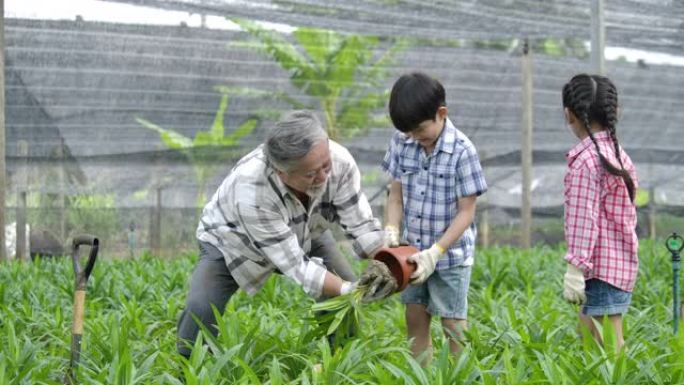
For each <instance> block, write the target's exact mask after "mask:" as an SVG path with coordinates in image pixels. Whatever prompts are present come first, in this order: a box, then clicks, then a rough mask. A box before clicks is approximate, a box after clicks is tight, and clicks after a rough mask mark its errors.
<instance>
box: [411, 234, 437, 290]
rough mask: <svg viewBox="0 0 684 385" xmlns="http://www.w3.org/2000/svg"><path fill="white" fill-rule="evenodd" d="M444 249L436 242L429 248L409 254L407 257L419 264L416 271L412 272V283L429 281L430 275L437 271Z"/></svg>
mask: <svg viewBox="0 0 684 385" xmlns="http://www.w3.org/2000/svg"><path fill="white" fill-rule="evenodd" d="M444 251H445V250H444V249H443V248H442V246H440V245H439V244H438V243H435V244H434V245H432V247H430V248H429V249H426V250H423V251H421V252H419V253H415V254H413V255H411V256H409V257H408V258H407V259H408V260H409V261H410V262H413V263H415V264H416V265H418V267H417V268H416V271H414V272H413V274H411V284H414V285H417V284H420V283H423V282H425V281H427V279H428V277H430V275H432V273H433V272H434V271H435V266H436V265H437V261H438V260H439V259H440V258H442V255H444Z"/></svg>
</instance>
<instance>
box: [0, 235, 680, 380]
mask: <svg viewBox="0 0 684 385" xmlns="http://www.w3.org/2000/svg"><path fill="white" fill-rule="evenodd" d="M562 252H563V249H561V248H555V249H554V248H547V247H544V248H534V249H531V250H529V251H521V250H517V249H511V248H490V249H484V250H478V255H477V257H476V262H475V267H474V269H473V277H472V285H471V290H470V296H469V304H470V307H469V318H470V320H469V322H470V329H469V331H468V333H467V337H468V342H467V347H466V349H465V352H464V353H463V354H461V355H460V356H458V357H456V358H454V357H451V356H450V355H449V354H448V352H447V351H448V349H447V346H446V344H445V340H444V337H443V336H442V333H441V330H440V327H439V323H438V322H436V321H433V344H434V347H435V358H434V360H433V362H432V364H431V365H430V366H428V367H427V368H425V369H422V368H421V367H420V366H419V365H418V364H417V362H416V361H414V360H413V359H412V358H411V356H410V353H409V350H408V344H407V342H406V340H405V333H406V331H405V324H404V317H403V308H402V305H401V304H400V303H399V302H398V298H397V296H396V295H395V296H393V297H392V298H390V299H388V300H385V301H382V302H380V303H373V304H370V305H367V306H365V307H364V309H363V312H362V313H363V319H362V330H361V331H360V334H361V335H360V337H358V338H357V339H355V340H353V341H352V342H350V343H347V344H345V345H344V347H343V348H342V349H338V350H337V351H336V352H335V353H331V352H330V350H329V348H328V345H327V343H326V341H325V339H324V338H311V335H312V330H313V329H314V325H313V323H312V322H311V320H310V318H311V317H312V312H311V305H312V304H313V300H311V299H309V298H308V297H306V295H304V293H303V292H302V291H301V290H300V289H299V288H298V287H297V286H296V285H294V284H293V283H292V282H290V281H288V280H287V279H284V278H283V277H280V276H274V277H272V278H271V280H270V281H269V282H268V283H267V285H266V287H265V288H264V289H263V290H262V291H261V292H260V293H259V294H258V295H257V296H255V297H254V298H249V297H248V296H247V295H245V294H244V293H241V292H240V293H239V294H237V295H236V296H234V297H233V299H232V300H231V302H230V303H229V304H228V307H227V310H226V313H225V314H224V316H223V318H222V319H220V321H219V325H218V326H219V329H220V334H219V337H218V339H217V340H215V341H209V344H208V345H200V344H197V345H196V348H195V349H194V352H193V355H192V357H191V358H190V359H189V360H185V359H183V358H181V357H180V356H178V355H177V354H176V350H175V327H176V318H177V316H178V314H179V312H180V310H181V308H182V306H183V303H184V301H185V295H186V290H187V284H188V278H189V275H190V274H191V272H192V268H193V264H194V261H195V259H196V256H190V255H189V256H184V257H181V256H179V257H178V258H174V259H170V260H169V259H154V258H151V257H147V256H143V257H140V258H138V259H135V260H107V259H106V258H102V260H100V261H99V262H98V263H97V264H96V266H95V270H94V272H93V276H92V277H91V280H90V282H89V284H88V291H87V298H86V311H85V330H84V333H83V345H82V349H81V364H80V366H79V370H78V378H79V380H80V381H81V383H84V384H121V385H123V384H274V385H275V384H393V385H394V384H444V385H446V384H554V385H555V384H682V383H684V333H682V332H681V329H682V328H680V333H679V334H678V335H677V336H674V335H673V334H672V324H671V323H672V313H671V306H672V284H671V282H672V271H671V264H670V257H669V254H668V253H667V251H666V250H665V248H664V247H663V246H662V242H660V243H658V244H652V243H649V242H643V243H642V246H641V253H640V257H641V262H642V264H641V269H640V273H639V279H638V282H637V287H636V289H635V292H634V298H633V303H632V305H633V306H632V308H631V309H630V312H629V313H628V314H627V316H626V318H625V320H626V322H625V335H626V346H627V349H626V351H625V352H624V353H623V354H614V353H612V350H611V349H606V350H604V349H602V348H601V347H600V346H598V345H597V344H596V343H594V342H592V341H591V340H590V339H586V338H585V339H581V338H578V337H577V334H576V331H575V325H576V322H577V317H576V312H577V309H576V308H573V306H571V305H569V304H567V303H565V302H564V301H563V300H562V297H561V279H562V274H563V271H564V265H563V261H562V258H561V256H562ZM362 264H363V263H362V262H358V263H357V268H360V267H361V265H362ZM72 296H73V271H72V270H71V263H70V260H69V259H67V258H63V259H56V260H43V261H40V262H36V263H8V264H1V265H0V384H60V383H62V378H63V376H64V373H65V371H66V369H67V367H68V364H69V350H70V343H71V342H70V341H71V313H72ZM212 350H213V352H212ZM318 364H320V367H321V368H322V369H321V370H319V371H316V370H314V369H313V368H314V366H315V365H316V366H317V365H318Z"/></svg>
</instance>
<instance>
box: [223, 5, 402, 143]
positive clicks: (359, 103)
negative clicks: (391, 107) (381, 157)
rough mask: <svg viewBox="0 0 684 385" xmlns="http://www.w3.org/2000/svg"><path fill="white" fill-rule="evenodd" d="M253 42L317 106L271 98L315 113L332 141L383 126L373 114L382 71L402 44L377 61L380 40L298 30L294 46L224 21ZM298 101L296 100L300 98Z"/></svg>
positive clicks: (382, 95)
mask: <svg viewBox="0 0 684 385" xmlns="http://www.w3.org/2000/svg"><path fill="white" fill-rule="evenodd" d="M229 20H231V21H232V22H234V23H236V24H238V25H239V26H240V27H241V28H242V29H244V30H245V31H247V32H248V33H249V34H250V35H252V36H253V37H254V38H256V40H257V41H258V44H257V45H256V46H255V45H254V44H251V43H250V45H248V47H250V48H255V49H257V50H259V51H261V52H264V53H266V54H268V55H269V56H270V57H271V58H272V59H273V60H275V61H276V62H277V63H278V65H280V67H281V68H283V69H284V70H286V71H287V72H288V73H289V74H290V82H291V83H292V85H293V86H294V87H295V88H297V89H298V90H300V91H301V92H302V93H303V94H305V95H307V96H309V97H312V98H313V99H315V100H316V101H317V103H318V105H311V104H307V103H302V102H300V101H299V99H300V98H299V97H298V95H288V94H286V93H282V92H281V93H270V96H272V97H275V98H278V99H280V100H283V101H285V102H287V103H288V104H290V105H291V106H292V107H294V108H308V109H314V110H316V109H320V110H321V111H322V112H323V114H324V116H325V123H326V127H327V130H328V135H329V136H330V137H331V138H332V139H342V138H350V137H352V136H354V135H357V134H360V133H363V132H365V131H366V130H367V129H368V128H369V127H377V126H383V125H386V124H388V121H387V117H386V114H385V113H384V112H380V113H378V110H379V109H381V108H383V107H384V106H385V105H386V104H387V100H388V95H389V91H388V90H387V89H386V88H384V87H383V86H384V83H385V80H386V77H387V68H388V66H389V65H390V64H391V62H392V60H393V58H394V57H395V56H396V54H397V53H398V52H399V51H401V50H402V49H404V48H405V47H406V45H407V40H405V39H397V40H396V41H395V42H394V43H393V44H392V45H391V46H390V48H389V49H387V50H386V51H384V52H383V53H382V54H380V56H379V57H376V56H377V55H376V54H375V48H376V47H377V46H378V45H379V43H380V42H379V39H378V38H377V37H374V36H361V35H354V34H344V35H343V34H340V33H337V32H334V31H328V30H324V29H317V28H297V29H296V30H295V31H294V32H293V36H294V40H295V42H294V43H291V42H290V41H288V40H287V39H285V37H284V36H283V35H282V34H280V33H278V32H274V31H271V30H268V29H266V28H264V27H262V26H260V25H259V24H257V23H255V22H253V21H250V20H245V19H241V18H229ZM299 96H301V95H299Z"/></svg>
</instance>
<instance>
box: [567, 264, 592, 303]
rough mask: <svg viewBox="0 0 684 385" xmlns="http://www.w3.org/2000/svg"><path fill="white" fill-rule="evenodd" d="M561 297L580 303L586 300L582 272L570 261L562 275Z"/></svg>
mask: <svg viewBox="0 0 684 385" xmlns="http://www.w3.org/2000/svg"><path fill="white" fill-rule="evenodd" d="M563 297H565V299H566V300H567V301H568V302H570V303H576V304H580V305H581V304H583V303H585V302H586V301H587V296H586V295H585V293H584V273H583V272H582V270H580V269H578V268H577V267H575V265H573V264H571V263H568V268H567V270H566V271H565V276H564V277H563Z"/></svg>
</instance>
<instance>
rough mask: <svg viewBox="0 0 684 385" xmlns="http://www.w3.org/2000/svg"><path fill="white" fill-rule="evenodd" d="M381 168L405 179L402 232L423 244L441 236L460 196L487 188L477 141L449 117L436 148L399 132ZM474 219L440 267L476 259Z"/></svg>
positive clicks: (422, 247) (438, 264) (398, 178)
mask: <svg viewBox="0 0 684 385" xmlns="http://www.w3.org/2000/svg"><path fill="white" fill-rule="evenodd" d="M382 168H383V169H384V170H385V171H387V172H388V173H389V175H390V176H391V177H392V178H393V179H395V180H397V181H401V190H402V201H403V206H404V215H403V229H404V232H403V237H404V239H406V240H407V241H408V242H409V243H410V244H411V245H413V246H415V247H417V248H418V249H419V250H423V249H427V248H429V247H430V246H432V244H434V243H435V242H437V241H438V240H439V238H440V237H441V236H442V235H443V234H444V232H445V231H446V229H447V228H448V227H449V225H451V222H453V220H454V218H456V215H457V214H458V199H459V198H463V197H467V196H471V195H481V194H483V193H484V192H485V191H487V183H486V182H485V179H484V174H483V173H482V166H480V159H479V157H478V156H477V152H476V151H475V146H473V143H472V142H471V141H470V139H468V138H467V137H466V136H465V135H464V134H463V133H462V132H461V131H459V130H457V129H456V127H454V125H453V124H452V123H451V120H449V119H447V120H446V124H445V125H444V129H443V130H442V133H441V134H440V136H439V139H438V140H437V144H436V145H435V148H434V150H433V151H432V153H431V154H430V155H426V153H425V150H424V149H423V147H422V146H421V145H420V144H419V143H418V142H416V141H415V140H413V139H411V138H407V137H406V135H404V134H402V133H400V132H396V133H395V134H394V136H393V137H392V142H391V143H390V146H389V149H388V150H387V152H386V153H385V159H384V160H383V162H382ZM476 236H477V230H476V228H475V223H474V222H473V223H471V224H470V226H469V227H468V228H467V229H466V230H465V232H464V233H463V235H462V236H461V238H459V240H458V241H456V242H454V243H453V244H451V245H449V248H448V249H447V255H446V256H445V257H443V258H442V259H440V260H439V261H438V262H437V266H436V269H437V270H440V269H446V268H449V267H452V266H459V265H461V266H469V265H472V264H473V256H474V251H475V250H474V249H475V237H476Z"/></svg>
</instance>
